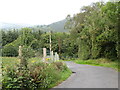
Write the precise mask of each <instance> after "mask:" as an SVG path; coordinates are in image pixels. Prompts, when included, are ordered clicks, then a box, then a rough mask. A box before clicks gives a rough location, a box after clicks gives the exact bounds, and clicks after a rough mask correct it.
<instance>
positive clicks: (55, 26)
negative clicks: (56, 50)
mask: <svg viewBox="0 0 120 90" xmlns="http://www.w3.org/2000/svg"><path fill="white" fill-rule="evenodd" d="M65 22H66V19H64V20H61V21H58V22H54V23H52V24H49V25H28V24H11V23H0V29H5V30H7V29H8V30H10V29H20V28H23V27H29V28H31V29H33V30H42V31H44V32H48V31H53V32H68V30H66V29H64V25H65Z"/></svg>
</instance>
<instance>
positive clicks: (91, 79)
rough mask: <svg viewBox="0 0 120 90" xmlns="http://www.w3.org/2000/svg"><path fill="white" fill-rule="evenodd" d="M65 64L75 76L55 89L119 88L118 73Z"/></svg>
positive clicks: (98, 68) (96, 67)
mask: <svg viewBox="0 0 120 90" xmlns="http://www.w3.org/2000/svg"><path fill="white" fill-rule="evenodd" d="M65 63H66V64H67V66H68V67H69V68H70V69H71V70H72V72H73V74H72V75H71V76H70V77H69V78H68V79H67V80H66V81H63V82H62V83H61V84H59V85H58V86H56V87H54V88H118V72H117V71H115V70H113V69H111V68H106V67H99V66H91V65H83V64H76V63H74V62H72V61H66V62H65Z"/></svg>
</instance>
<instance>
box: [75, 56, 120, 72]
mask: <svg viewBox="0 0 120 90" xmlns="http://www.w3.org/2000/svg"><path fill="white" fill-rule="evenodd" d="M74 62H75V63H77V64H87V65H93V66H103V67H109V68H113V69H115V70H116V71H119V72H120V67H118V65H119V64H118V60H116V61H111V60H109V59H104V58H100V59H94V60H91V59H90V60H75V61H74Z"/></svg>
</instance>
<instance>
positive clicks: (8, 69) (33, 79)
mask: <svg viewBox="0 0 120 90" xmlns="http://www.w3.org/2000/svg"><path fill="white" fill-rule="evenodd" d="M5 59H7V60H5ZM9 59H10V58H7V57H6V58H3V64H4V66H5V67H2V69H3V81H2V88H3V89H6V88H20V89H40V88H52V87H53V86H55V85H57V84H58V83H60V82H61V81H63V80H65V79H66V78H68V76H69V75H70V74H71V71H70V70H69V69H68V68H67V67H66V65H65V64H64V63H63V62H60V61H59V62H54V63H50V64H48V63H43V62H40V61H36V62H35V61H34V62H33V59H30V60H31V63H32V64H31V63H29V64H28V68H24V67H23V68H21V67H20V66H19V64H18V59H17V58H11V61H12V62H11V65H7V62H8V61H10V60H9ZM4 60H5V61H4ZM15 62H16V63H15ZM2 66H3V65H2Z"/></svg>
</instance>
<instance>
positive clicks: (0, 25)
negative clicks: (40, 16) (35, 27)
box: [0, 22, 31, 30]
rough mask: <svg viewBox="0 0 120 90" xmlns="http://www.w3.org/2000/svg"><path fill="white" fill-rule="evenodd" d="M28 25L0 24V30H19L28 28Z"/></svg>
mask: <svg viewBox="0 0 120 90" xmlns="http://www.w3.org/2000/svg"><path fill="white" fill-rule="evenodd" d="M29 26H31V25H29V24H13V23H4V22H0V29H6V30H7V29H20V28H23V27H29Z"/></svg>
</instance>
